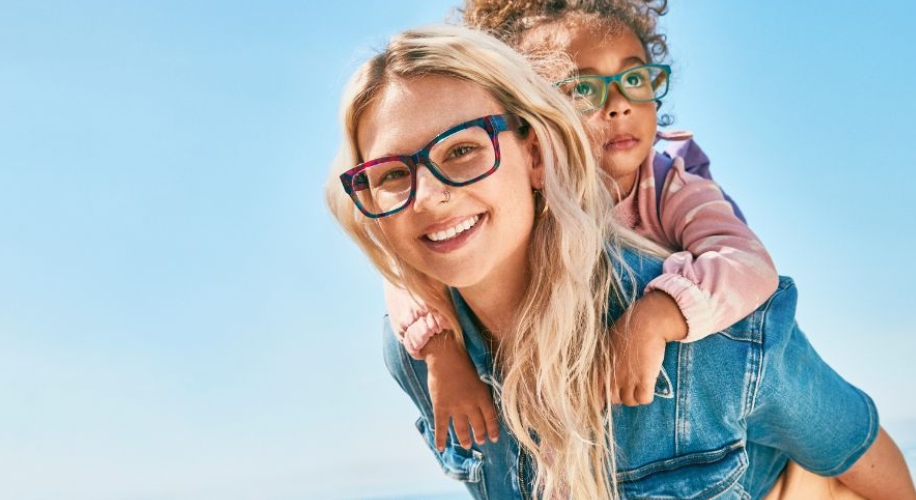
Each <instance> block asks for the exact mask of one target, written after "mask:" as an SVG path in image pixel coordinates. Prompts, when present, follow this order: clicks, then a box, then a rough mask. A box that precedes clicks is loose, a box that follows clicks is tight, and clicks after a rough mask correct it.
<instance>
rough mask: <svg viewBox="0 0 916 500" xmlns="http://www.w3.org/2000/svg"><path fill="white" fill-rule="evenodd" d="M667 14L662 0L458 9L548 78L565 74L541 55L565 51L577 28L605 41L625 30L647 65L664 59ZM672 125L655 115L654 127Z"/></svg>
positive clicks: (533, 1) (474, 4) (526, 0)
mask: <svg viewBox="0 0 916 500" xmlns="http://www.w3.org/2000/svg"><path fill="white" fill-rule="evenodd" d="M667 12H668V0H465V1H464V7H463V8H461V9H458V14H459V16H460V17H461V19H462V21H463V22H464V24H465V25H467V26H470V27H473V28H477V29H480V30H483V31H486V32H488V33H490V34H491V35H493V36H495V37H496V38H499V39H501V40H503V41H504V42H506V43H507V44H509V45H511V46H513V47H515V49H516V50H518V51H520V52H522V53H524V54H526V55H528V56H529V58H530V59H531V60H532V63H534V64H535V66H541V65H543V66H544V67H543V68H539V69H538V71H539V72H541V73H542V76H544V77H545V78H548V79H551V80H557V79H559V78H562V77H565V76H566V75H562V76H561V73H562V72H563V71H564V70H563V69H560V68H562V64H559V65H557V63H558V59H557V58H556V57H554V58H552V60H551V57H549V56H548V57H543V54H544V53H550V52H557V51H559V52H566V50H567V48H568V46H569V44H570V41H571V38H570V37H571V36H572V32H573V31H575V30H578V29H580V28H586V29H590V30H595V31H603V32H604V33H607V35H608V36H607V39H608V40H611V39H613V38H614V37H615V36H616V35H617V34H618V33H620V32H621V30H623V29H630V30H631V31H632V32H633V34H634V35H636V37H637V38H638V39H639V41H640V42H641V43H642V46H643V50H644V51H645V53H646V62H647V63H661V62H665V59H666V58H667V56H668V44H667V41H666V37H665V35H664V34H663V33H660V32H659V30H658V19H659V17H661V16H663V15H665V14H666V13H667ZM550 63H553V66H555V67H552V65H551V64H550ZM558 71H559V72H558ZM566 71H567V73H568V68H567V70H566ZM656 106H657V107H658V108H659V109H660V108H661V107H662V102H661V101H656ZM672 123H674V117H673V116H672V115H669V114H667V113H663V114H660V115H659V117H658V125H659V126H661V127H665V126H668V125H671V124H672Z"/></svg>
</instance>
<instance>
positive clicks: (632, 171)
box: [567, 27, 658, 195]
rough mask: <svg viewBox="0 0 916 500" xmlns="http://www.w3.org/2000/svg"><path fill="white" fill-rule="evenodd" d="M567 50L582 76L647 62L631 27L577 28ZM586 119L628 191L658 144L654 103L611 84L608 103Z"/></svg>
mask: <svg viewBox="0 0 916 500" xmlns="http://www.w3.org/2000/svg"><path fill="white" fill-rule="evenodd" d="M567 52H568V53H569V54H570V56H572V58H573V60H574V61H575V63H576V67H577V68H578V71H579V74H581V75H603V76H609V75H615V74H617V73H620V72H622V71H625V70H628V69H632V68H635V67H636V66H641V65H643V64H646V62H647V61H646V52H645V50H644V49H643V46H642V43H640V41H639V38H638V37H637V36H636V35H635V34H634V33H633V31H632V30H630V29H628V28H623V29H622V30H620V31H619V32H618V33H617V34H616V35H613V36H608V34H607V31H601V30H596V29H595V28H592V27H582V28H578V29H575V30H572V31H571V40H570V44H569V45H568V46H567ZM584 119H585V124H586V127H587V128H588V129H589V135H590V139H591V141H592V142H593V145H594V146H595V151H596V153H595V154H596V156H597V159H598V161H599V163H600V165H601V168H602V169H604V170H605V171H606V172H608V173H610V174H611V176H612V177H613V178H614V180H616V181H617V184H618V185H619V186H620V188H621V190H622V191H623V193H624V195H625V194H626V193H627V192H629V190H630V189H631V188H632V186H633V183H634V182H635V180H636V176H637V172H638V170H639V166H640V165H641V164H642V162H643V161H645V160H646V158H647V157H648V156H649V154H650V153H651V152H652V147H653V145H654V144H655V132H656V129H657V128H658V117H657V114H656V105H655V102H654V101H650V102H631V101H628V100H627V99H626V97H624V96H623V94H621V93H620V88H619V87H617V85H615V84H611V86H610V88H609V89H608V96H607V101H605V103H604V106H603V107H602V108H599V109H597V110H595V111H592V112H590V113H588V114H586V115H584Z"/></svg>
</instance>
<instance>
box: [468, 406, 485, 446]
mask: <svg viewBox="0 0 916 500" xmlns="http://www.w3.org/2000/svg"><path fill="white" fill-rule="evenodd" d="M468 420H469V421H470V422H471V431H473V433H474V442H475V443H477V444H483V443H484V439H485V436H486V435H487V424H486V421H485V420H484V418H483V413H481V412H480V411H472V412H471V413H470V415H468Z"/></svg>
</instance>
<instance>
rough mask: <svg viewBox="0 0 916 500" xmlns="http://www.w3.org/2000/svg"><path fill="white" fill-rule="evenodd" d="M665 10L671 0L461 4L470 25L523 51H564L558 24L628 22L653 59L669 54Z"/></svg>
mask: <svg viewBox="0 0 916 500" xmlns="http://www.w3.org/2000/svg"><path fill="white" fill-rule="evenodd" d="M667 11H668V0H465V2H464V7H463V8H462V9H459V12H460V14H461V16H462V19H463V21H464V23H465V24H466V25H468V26H471V27H475V28H478V29H483V30H485V31H487V32H489V33H490V34H492V35H494V36H496V37H497V38H500V39H502V40H503V41H505V42H506V43H508V44H509V45H512V46H514V47H516V48H517V49H521V50H525V49H530V48H532V47H536V46H537V47H539V48H549V49H553V50H562V49H563V48H564V47H563V46H562V42H561V41H558V39H557V38H555V37H554V36H551V35H552V34H554V35H555V33H556V30H555V29H554V28H561V29H560V31H564V30H562V28H564V27H566V28H572V27H596V28H604V29H608V30H609V31H610V32H611V33H614V32H618V31H619V30H620V29H621V28H622V27H627V28H629V29H631V30H632V31H633V33H634V34H635V35H636V36H637V38H639V40H640V41H641V42H642V45H643V48H644V49H645V51H646V57H647V58H648V59H649V60H648V61H647V62H650V63H652V62H661V61H663V60H664V59H665V57H666V56H667V55H668V45H667V43H666V42H665V35H664V34H662V33H659V32H658V18H659V17H660V16H663V15H665V14H666V13H667ZM543 28H551V29H543Z"/></svg>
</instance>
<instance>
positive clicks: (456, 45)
mask: <svg viewBox="0 0 916 500" xmlns="http://www.w3.org/2000/svg"><path fill="white" fill-rule="evenodd" d="M426 75H437V76H445V77H450V78H456V79H459V80H463V81H467V82H472V83H474V84H476V85H480V86H481V87H483V88H484V89H486V90H487V91H488V92H489V93H490V94H491V95H492V96H493V98H494V99H495V100H496V101H497V102H499V103H500V104H501V105H502V106H503V107H504V108H505V111H506V112H507V113H514V114H516V115H518V116H520V117H521V118H522V119H523V120H524V121H525V122H526V123H527V124H528V129H529V130H528V131H527V133H529V134H531V133H533V134H535V136H536V137H537V139H538V141H539V144H540V152H541V153H540V154H541V155H542V157H543V158H542V160H543V165H544V171H545V179H544V180H545V186H544V189H543V194H544V196H545V198H546V200H547V202H548V203H549V210H548V211H547V212H546V214H545V215H543V216H541V217H539V218H538V219H537V220H536V222H535V225H534V229H533V230H532V234H531V238H530V241H529V245H528V260H529V264H530V269H531V276H530V282H529V284H528V286H527V289H526V291H525V294H524V298H523V299H522V302H521V303H520V304H519V307H518V309H517V310H516V311H507V314H514V315H515V316H514V320H515V321H514V330H513V331H512V332H507V333H508V334H507V335H505V336H504V337H503V338H502V342H501V347H500V349H499V352H498V353H497V359H498V364H499V367H500V371H501V373H502V374H503V381H502V386H501V389H500V396H501V397H500V400H501V411H502V415H503V417H504V420H505V422H506V423H507V425H508V427H509V429H510V431H511V432H512V433H513V435H514V436H515V437H516V438H517V439H518V440H519V442H520V444H521V445H522V447H523V448H524V449H525V450H526V451H527V452H528V453H529V454H530V455H531V456H532V458H533V459H534V462H535V466H536V476H535V477H536V479H535V488H536V490H537V491H539V492H540V493H541V495H542V496H543V498H544V499H545V500H550V499H552V498H557V497H571V498H616V485H615V484H613V481H614V474H613V472H614V445H613V439H612V436H613V434H612V432H611V420H610V415H609V412H607V405H606V404H605V401H609V400H610V394H609V392H608V388H609V387H610V380H609V379H608V377H609V373H610V371H611V370H610V367H611V366H612V352H611V344H610V339H609V335H608V334H607V329H606V325H605V320H606V317H607V313H608V303H609V298H610V297H611V296H612V295H614V296H615V298H616V300H618V301H620V303H628V302H629V301H630V300H631V297H630V296H629V295H628V294H627V293H626V292H624V291H623V290H624V289H623V287H622V285H621V277H620V276H619V275H618V273H617V272H615V267H618V266H619V265H620V264H622V262H623V261H622V259H621V257H620V255H619V253H618V252H619V249H620V248H621V247H622V246H628V247H637V248H643V249H646V248H649V246H648V243H646V240H643V239H641V238H639V237H637V236H635V235H634V234H633V233H631V232H630V231H629V230H627V229H624V228H622V227H621V226H619V225H617V224H616V223H615V222H614V221H613V218H612V217H613V216H612V208H613V204H612V202H611V195H610V193H609V192H608V188H607V187H606V186H607V185H608V182H607V179H605V178H604V173H603V172H602V171H601V169H600V168H598V167H597V165H596V163H595V160H594V159H593V157H592V155H591V152H590V147H589V145H588V143H587V138H586V137H587V136H586V133H585V131H584V129H583V125H582V123H581V121H580V120H579V117H578V115H577V112H576V110H575V109H574V108H573V106H572V104H571V103H570V102H569V101H568V100H567V99H566V98H565V97H563V96H562V95H561V94H560V93H559V92H557V91H556V90H555V89H553V87H552V86H551V85H550V84H549V83H548V82H547V81H545V80H544V79H542V78H541V77H540V76H538V74H537V73H536V72H535V71H534V70H533V69H532V67H531V66H530V64H529V63H528V61H527V60H526V59H525V58H524V57H522V56H521V55H519V54H518V53H516V52H515V51H514V50H512V49H511V48H509V47H508V46H507V45H505V44H503V43H502V42H500V41H498V40H496V39H495V38H492V37H490V36H488V35H486V34H484V33H482V32H477V31H473V30H469V29H466V28H462V27H457V26H441V27H432V28H425V29H417V30H411V31H406V32H404V33H401V34H400V35H397V36H395V37H393V38H392V39H391V40H390V42H389V43H388V46H387V47H386V48H385V50H384V51H383V52H382V53H380V54H378V55H377V56H375V57H373V58H372V59H370V60H369V61H367V62H366V63H364V64H363V65H362V66H361V67H360V68H359V69H358V70H357V72H356V73H355V75H354V76H353V77H352V79H351V81H350V83H349V84H348V86H347V88H346V91H345V92H344V96H343V100H342V107H341V113H342V122H343V125H344V134H343V138H344V139H343V141H342V144H341V147H340V150H339V153H338V155H337V158H336V160H335V162H334V165H333V168H332V170H331V172H330V175H329V178H328V183H327V186H326V198H327V203H328V206H329V207H330V209H331V211H332V212H333V214H334V216H335V217H336V218H337V220H338V222H339V223H340V224H341V226H343V228H344V230H345V231H346V232H347V233H349V235H350V236H351V237H352V238H353V239H354V240H356V242H357V243H358V244H359V245H360V246H361V247H362V249H363V250H364V251H365V252H366V254H367V255H368V256H369V258H370V259H371V260H372V262H373V263H374V264H375V266H376V267H377V268H378V269H379V270H380V271H381V273H382V274H383V275H384V276H385V277H386V278H387V279H389V280H390V281H391V282H392V283H394V284H396V285H401V286H404V287H406V288H407V289H409V290H410V291H411V292H412V293H415V294H416V295H417V296H419V297H420V298H421V299H423V300H424V301H426V302H427V303H428V304H431V305H432V306H433V307H435V308H437V309H438V310H439V311H440V312H442V313H443V314H444V316H445V321H446V322H447V323H448V324H449V326H450V327H451V329H452V331H453V332H455V334H456V335H457V337H458V339H459V341H460V339H461V338H462V335H461V331H460V329H459V326H458V322H457V321H456V318H455V311H454V308H453V306H452V304H451V301H450V299H449V296H448V291H447V288H446V286H445V284H443V283H441V282H437V281H435V280H433V279H432V278H430V277H429V276H426V275H423V274H422V273H420V272H419V271H418V270H416V269H414V268H412V267H411V266H410V265H409V264H408V263H407V262H406V261H404V260H403V259H402V258H401V257H400V256H398V255H397V254H395V253H394V252H392V251H391V249H390V247H389V246H388V244H387V243H386V241H385V238H384V236H383V235H382V234H381V232H380V230H379V227H378V224H377V223H376V221H375V220H372V219H368V218H366V217H364V216H363V215H362V214H361V213H360V212H359V211H358V210H357V208H356V206H355V205H354V203H353V202H352V200H350V199H349V198H348V197H347V195H346V193H345V192H344V190H343V189H342V188H341V186H340V182H339V180H338V176H339V174H340V173H342V172H343V171H345V170H347V169H349V168H351V167H352V166H354V165H356V164H358V163H359V162H360V161H363V160H365V159H364V158H362V157H361V155H360V152H359V149H358V146H357V142H356V141H357V132H358V131H357V127H358V125H359V121H360V118H361V117H362V116H363V113H364V112H365V111H366V110H367V109H368V108H369V106H370V105H371V104H372V102H373V100H374V99H375V98H376V97H377V96H378V95H379V93H380V92H381V91H382V90H383V89H384V88H385V86H386V85H388V84H390V82H395V81H409V80H410V79H414V78H422V77H424V76H426ZM615 263H617V264H618V266H615ZM610 300H614V299H610Z"/></svg>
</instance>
